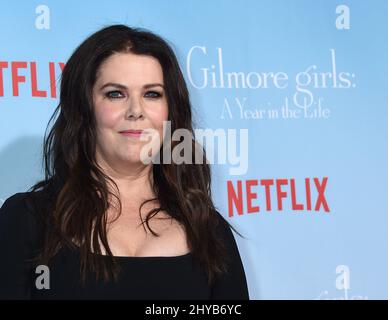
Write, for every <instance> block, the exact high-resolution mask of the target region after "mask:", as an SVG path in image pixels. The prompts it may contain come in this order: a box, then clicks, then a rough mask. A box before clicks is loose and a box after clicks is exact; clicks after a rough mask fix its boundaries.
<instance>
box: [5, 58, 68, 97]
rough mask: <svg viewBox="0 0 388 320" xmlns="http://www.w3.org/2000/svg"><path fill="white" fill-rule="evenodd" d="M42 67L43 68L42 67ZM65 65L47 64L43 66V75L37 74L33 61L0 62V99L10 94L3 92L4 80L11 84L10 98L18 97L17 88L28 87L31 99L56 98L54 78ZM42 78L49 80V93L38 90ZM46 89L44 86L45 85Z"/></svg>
mask: <svg viewBox="0 0 388 320" xmlns="http://www.w3.org/2000/svg"><path fill="white" fill-rule="evenodd" d="M42 67H43V66H42ZM64 67H65V64H64V63H63V62H58V63H55V62H49V63H48V64H47V65H45V68H44V69H45V71H44V73H45V74H42V73H43V71H41V74H38V71H37V70H38V68H37V64H36V62H35V61H29V62H28V61H10V62H8V61H0V97H4V96H5V95H10V92H8V93H6V92H4V79H6V80H7V81H8V80H9V81H11V83H12V96H13V97H18V96H19V87H20V86H21V85H28V86H29V87H30V88H31V97H48V96H50V97H51V98H56V97H57V93H56V82H55V81H56V78H57V76H59V75H60V73H61V72H62V71H63V69H64ZM43 76H45V77H47V78H48V79H49V82H50V84H49V92H48V91H47V90H42V89H41V88H40V82H39V79H41V78H42V77H43ZM45 87H46V85H45Z"/></svg>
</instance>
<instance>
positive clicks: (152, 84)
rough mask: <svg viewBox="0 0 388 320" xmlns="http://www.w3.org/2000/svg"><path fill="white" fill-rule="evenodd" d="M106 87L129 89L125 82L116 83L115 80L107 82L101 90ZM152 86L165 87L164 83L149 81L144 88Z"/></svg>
mask: <svg viewBox="0 0 388 320" xmlns="http://www.w3.org/2000/svg"><path fill="white" fill-rule="evenodd" d="M106 87H115V88H119V89H123V90H127V89H128V87H127V86H125V85H123V84H120V83H115V82H108V83H105V84H104V85H103V86H101V88H100V90H102V89H104V88H106ZM152 87H162V88H163V89H164V85H162V84H161V83H148V84H145V85H144V86H143V88H144V89H148V88H152Z"/></svg>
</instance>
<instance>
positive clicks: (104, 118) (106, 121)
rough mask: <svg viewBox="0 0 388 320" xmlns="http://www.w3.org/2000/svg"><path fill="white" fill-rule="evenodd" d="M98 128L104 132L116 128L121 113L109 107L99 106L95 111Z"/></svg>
mask: <svg viewBox="0 0 388 320" xmlns="http://www.w3.org/2000/svg"><path fill="white" fill-rule="evenodd" d="M95 116H96V122H97V128H98V129H99V130H103V129H106V128H114V127H116V125H117V122H118V119H119V117H120V113H119V112H118V111H117V110H114V109H113V108H111V107H110V106H109V105H106V106H97V107H96V109H95Z"/></svg>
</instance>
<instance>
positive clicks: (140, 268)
mask: <svg viewBox="0 0 388 320" xmlns="http://www.w3.org/2000/svg"><path fill="white" fill-rule="evenodd" d="M31 194H32V192H21V193H16V194H14V195H13V196H11V197H9V198H8V199H7V200H6V201H5V202H4V204H3V206H2V207H1V208H0V254H1V262H0V299H33V300H34V299H177V300H182V299H249V296H248V288H247V283H246V277H245V272H244V268H243V264H242V261H241V257H240V254H239V251H238V248H237V244H236V241H235V239H234V236H233V233H232V231H231V229H230V227H229V226H225V225H224V224H219V226H221V227H220V228H222V230H220V231H221V234H222V235H223V239H224V241H225V244H226V245H227V248H228V252H229V255H230V257H231V264H230V266H229V272H228V273H227V274H224V275H223V276H221V277H220V278H218V279H217V281H216V282H215V283H214V285H213V286H211V287H210V286H209V285H208V283H207V277H206V274H205V272H204V270H203V269H202V268H201V266H200V265H199V263H198V262H197V261H196V259H195V258H194V257H193V255H192V254H191V252H189V253H187V254H184V255H180V256H155V257H115V259H116V261H117V262H118V263H119V265H120V267H121V272H120V274H119V281H117V282H116V281H114V280H111V281H109V282H104V281H103V280H102V279H101V280H96V279H95V275H94V274H88V275H87V278H86V282H85V285H81V283H80V281H79V280H80V255H79V252H78V251H77V250H72V249H66V248H63V249H61V250H60V251H59V252H58V253H57V254H56V255H55V256H54V257H53V258H52V260H50V263H49V265H48V270H49V273H48V274H49V281H48V284H49V288H47V287H46V288H41V289H38V288H39V287H40V286H39V285H38V286H37V285H36V283H37V282H39V279H38V278H39V276H40V275H41V274H42V271H41V270H40V271H39V270H36V266H35V265H33V264H32V263H31V262H28V259H29V258H32V257H33V253H34V252H37V250H38V249H39V243H41V242H40V241H39V236H40V234H39V230H40V229H39V227H38V224H37V221H36V220H37V219H36V212H34V206H31V204H30V200H29V198H30V195H31ZM217 214H218V215H220V214H219V213H218V212H217ZM220 218H222V217H221V215H220ZM97 258H98V259H107V258H108V257H106V256H103V255H98V257H97ZM37 280H38V281H37ZM46 285H47V282H46Z"/></svg>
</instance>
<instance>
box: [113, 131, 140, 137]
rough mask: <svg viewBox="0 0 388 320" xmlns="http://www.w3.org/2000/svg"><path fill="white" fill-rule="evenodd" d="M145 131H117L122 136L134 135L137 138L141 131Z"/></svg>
mask: <svg viewBox="0 0 388 320" xmlns="http://www.w3.org/2000/svg"><path fill="white" fill-rule="evenodd" d="M143 132H145V131H144V130H124V131H119V133H120V134H122V135H123V136H129V137H135V138H139V137H140V136H141V135H142V133H143Z"/></svg>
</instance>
